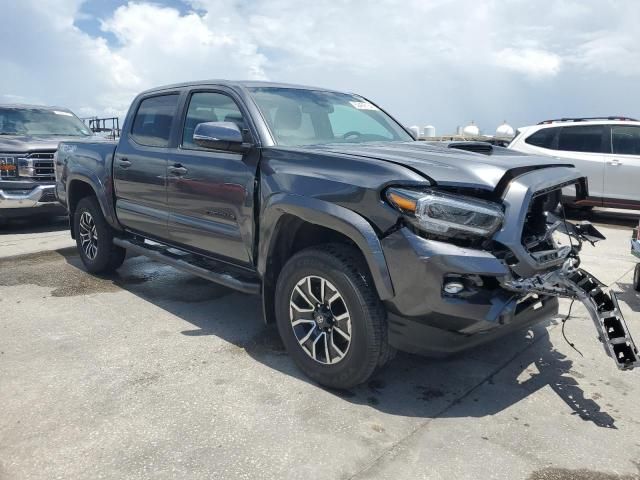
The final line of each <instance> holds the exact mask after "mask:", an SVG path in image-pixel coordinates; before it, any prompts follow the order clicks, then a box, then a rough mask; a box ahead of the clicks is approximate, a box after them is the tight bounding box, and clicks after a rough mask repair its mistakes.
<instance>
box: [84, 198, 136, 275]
mask: <svg viewBox="0 0 640 480" xmlns="http://www.w3.org/2000/svg"><path fill="white" fill-rule="evenodd" d="M73 229H74V232H75V235H76V245H77V247H78V253H79V254H80V259H81V260H82V263H84V266H85V267H86V268H87V270H88V271H89V272H91V273H108V272H112V271H113V270H115V269H116V268H118V267H119V266H120V265H122V262H124V258H125V256H126V254H127V251H126V250H125V249H124V248H122V247H118V246H117V245H114V243H113V230H112V229H111V227H110V226H109V224H108V223H107V221H106V220H105V218H104V216H103V215H102V210H101V209H100V204H99V203H98V200H97V199H96V198H95V197H84V198H82V199H81V200H80V201H79V202H78V206H77V207H76V210H75V212H74V214H73Z"/></svg>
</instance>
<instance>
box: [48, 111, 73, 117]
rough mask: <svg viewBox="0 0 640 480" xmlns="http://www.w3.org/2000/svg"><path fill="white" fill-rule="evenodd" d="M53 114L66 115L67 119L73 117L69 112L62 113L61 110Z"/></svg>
mask: <svg viewBox="0 0 640 480" xmlns="http://www.w3.org/2000/svg"><path fill="white" fill-rule="evenodd" d="M53 113H55V114H56V115H64V116H65V117H73V114H71V113H69V112H61V111H60V110H54V111H53Z"/></svg>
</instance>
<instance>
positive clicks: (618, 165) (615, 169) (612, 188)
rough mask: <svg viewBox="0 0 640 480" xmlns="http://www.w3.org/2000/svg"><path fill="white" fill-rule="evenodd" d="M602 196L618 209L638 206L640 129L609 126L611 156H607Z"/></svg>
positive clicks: (639, 195)
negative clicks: (618, 206) (616, 204)
mask: <svg viewBox="0 0 640 480" xmlns="http://www.w3.org/2000/svg"><path fill="white" fill-rule="evenodd" d="M606 157H607V158H606V164H605V173H604V190H605V192H604V196H605V197H606V198H607V199H608V201H609V202H610V201H611V200H614V203H615V200H620V201H621V204H620V206H629V205H631V204H633V203H637V204H639V205H640V188H639V185H640V182H639V180H640V126H638V125H611V153H609V154H607V155H606Z"/></svg>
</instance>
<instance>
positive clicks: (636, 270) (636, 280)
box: [633, 263, 640, 292]
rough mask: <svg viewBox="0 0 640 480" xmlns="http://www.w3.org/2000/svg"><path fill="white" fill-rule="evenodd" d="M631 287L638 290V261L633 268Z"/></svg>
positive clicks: (639, 284)
mask: <svg viewBox="0 0 640 480" xmlns="http://www.w3.org/2000/svg"><path fill="white" fill-rule="evenodd" d="M633 289H634V290H635V291H636V292H640V263H638V264H636V268H635V269H634V270H633Z"/></svg>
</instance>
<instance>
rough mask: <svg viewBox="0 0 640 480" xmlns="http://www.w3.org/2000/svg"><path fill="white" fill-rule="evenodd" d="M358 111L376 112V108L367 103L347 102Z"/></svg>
mask: <svg viewBox="0 0 640 480" xmlns="http://www.w3.org/2000/svg"><path fill="white" fill-rule="evenodd" d="M349 103H350V104H351V105H353V106H354V107H355V108H357V109H358V110H378V107H376V106H375V105H373V104H371V103H369V102H349Z"/></svg>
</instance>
